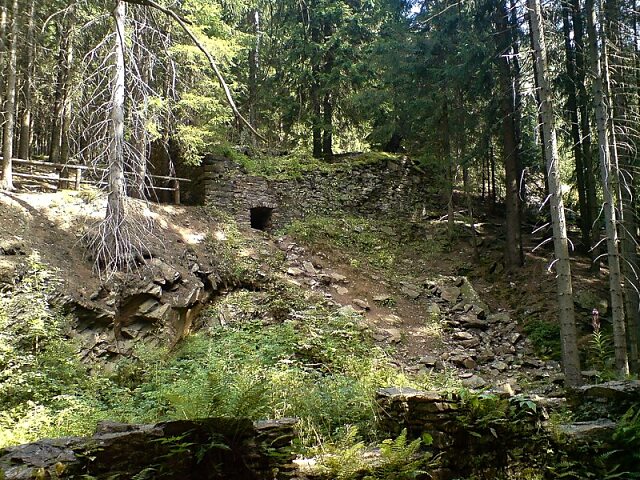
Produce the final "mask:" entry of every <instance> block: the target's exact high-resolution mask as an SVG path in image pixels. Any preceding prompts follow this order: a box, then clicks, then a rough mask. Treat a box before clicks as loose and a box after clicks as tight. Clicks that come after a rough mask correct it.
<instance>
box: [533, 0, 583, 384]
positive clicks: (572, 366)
mask: <svg viewBox="0 0 640 480" xmlns="http://www.w3.org/2000/svg"><path fill="white" fill-rule="evenodd" d="M527 6H528V9H529V21H530V26H531V39H532V42H533V48H534V52H533V53H534V60H535V63H536V66H537V68H536V74H537V77H538V82H537V83H538V85H539V86H540V92H539V97H540V111H541V115H542V127H543V129H544V138H545V144H544V154H545V159H546V164H547V172H548V179H549V193H550V195H551V198H550V206H551V219H552V223H553V245H554V252H555V257H556V272H557V279H556V283H557V287H558V310H559V312H558V315H559V318H560V340H561V343H562V363H563V369H564V375H565V383H566V385H567V386H568V387H576V386H578V385H580V383H581V382H582V375H581V373H580V358H579V352H578V344H577V335H576V325H575V313H574V309H573V308H574V307H573V290H572V285H571V262H570V259H569V248H568V241H567V225H566V221H565V216H564V205H563V201H562V188H561V183H560V168H559V158H558V147H557V142H556V130H555V118H554V111H553V103H552V98H553V96H552V93H551V88H550V86H549V82H548V80H547V76H548V73H547V52H546V46H545V40H544V31H543V27H542V15H541V12H540V3H539V0H527Z"/></svg>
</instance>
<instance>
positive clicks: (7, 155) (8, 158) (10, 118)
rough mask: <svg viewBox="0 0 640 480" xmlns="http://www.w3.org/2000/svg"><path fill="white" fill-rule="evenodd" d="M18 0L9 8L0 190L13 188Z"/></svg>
mask: <svg viewBox="0 0 640 480" xmlns="http://www.w3.org/2000/svg"><path fill="white" fill-rule="evenodd" d="M18 16H19V12H18V0H13V2H12V8H11V33H10V37H11V38H10V42H11V44H10V47H9V61H8V63H7V73H6V75H7V88H6V90H5V93H6V100H5V118H4V129H3V135H2V157H3V161H2V181H1V182H0V190H13V188H14V187H13V167H12V158H13V130H14V127H15V113H16V63H17V62H16V60H17V52H16V47H17V43H18Z"/></svg>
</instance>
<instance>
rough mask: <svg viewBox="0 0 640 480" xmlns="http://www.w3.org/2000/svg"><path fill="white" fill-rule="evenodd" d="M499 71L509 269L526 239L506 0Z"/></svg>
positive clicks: (500, 14)
mask: <svg viewBox="0 0 640 480" xmlns="http://www.w3.org/2000/svg"><path fill="white" fill-rule="evenodd" d="M496 27H497V35H496V38H497V42H498V59H497V62H498V70H499V73H498V75H499V82H500V97H501V100H500V105H501V110H502V146H503V148H502V152H503V160H504V169H505V188H506V192H505V204H506V224H507V225H506V237H507V238H506V252H505V261H506V262H505V263H506V266H507V268H510V269H513V268H517V267H520V266H522V263H523V258H522V237H521V231H520V228H521V225H520V223H521V220H520V187H519V184H518V172H519V171H520V168H519V158H518V139H517V135H516V126H515V123H514V122H515V118H514V116H515V110H514V104H515V100H514V92H513V88H512V80H513V79H512V72H511V67H510V65H509V60H508V59H507V56H506V55H507V53H508V50H509V47H510V43H511V35H510V33H509V24H508V21H507V8H506V5H505V3H504V0H501V1H500V2H498V11H497V12H496Z"/></svg>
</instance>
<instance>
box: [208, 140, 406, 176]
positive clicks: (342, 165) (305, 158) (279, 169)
mask: <svg viewBox="0 0 640 480" xmlns="http://www.w3.org/2000/svg"><path fill="white" fill-rule="evenodd" d="M215 153H219V154H222V155H223V156H225V157H227V158H230V159H231V160H233V161H234V162H236V163H238V164H240V165H241V166H242V167H243V168H244V169H245V170H246V172H247V173H248V174H250V175H256V176H260V177H265V178H268V179H271V180H286V179H292V178H299V177H301V176H302V175H303V174H305V173H308V172H328V173H331V172H336V171H347V172H348V171H350V170H351V169H353V168H354V167H356V166H359V165H367V164H370V163H378V162H383V161H389V160H391V161H393V160H397V157H396V156H394V155H391V154H388V153H381V152H368V153H363V154H359V155H355V156H353V157H347V158H346V159H344V160H343V161H340V162H333V163H327V162H324V161H321V160H318V159H317V158H313V157H312V156H311V155H309V154H308V153H306V152H296V153H292V154H289V155H283V156H268V155H262V154H259V153H256V154H254V155H252V156H248V155H244V154H241V153H239V152H237V151H236V150H235V149H233V148H230V147H224V148H219V149H217V150H216V151H215Z"/></svg>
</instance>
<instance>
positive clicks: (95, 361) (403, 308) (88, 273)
mask: <svg viewBox="0 0 640 480" xmlns="http://www.w3.org/2000/svg"><path fill="white" fill-rule="evenodd" d="M0 201H1V202H2V203H1V208H0V216H1V217H2V218H1V220H2V221H1V222H0V249H1V251H2V255H1V256H0V265H1V266H2V268H1V272H2V274H1V278H0V284H2V285H3V287H2V291H3V292H4V293H3V296H2V304H1V306H2V309H3V310H2V311H3V312H4V316H0V320H1V321H2V326H3V331H4V333H3V334H2V337H0V338H1V339H2V342H3V343H2V344H3V353H2V357H1V362H2V365H3V373H2V375H3V381H2V398H4V400H3V401H2V402H3V404H2V408H3V410H4V412H5V413H4V415H3V416H2V417H1V428H2V429H1V430H0V443H1V444H2V445H5V446H6V445H11V444H16V443H22V442H28V441H33V440H36V439H38V438H40V437H43V436H61V435H86V434H90V433H91V432H92V431H93V429H94V428H95V425H96V422H98V421H101V420H110V421H114V420H115V421H124V422H133V423H141V422H142V423H149V422H158V421H164V420H171V419H183V418H189V419H195V418H203V417H211V416H220V415H223V416H225V415H231V416H234V417H236V416H240V417H245V416H246V417H249V418H253V419H258V418H282V417H297V418H300V420H301V422H302V423H301V426H300V433H299V435H300V438H299V441H300V442H301V447H304V448H303V449H301V450H300V451H299V454H302V452H306V455H309V454H313V452H317V450H316V449H317V448H318V447H319V446H322V445H324V447H322V448H324V449H325V451H326V449H329V448H330V447H329V445H334V442H338V443H335V445H336V447H337V448H338V449H339V448H340V447H338V445H340V442H342V441H344V440H340V439H341V438H343V435H345V434H346V435H347V437H351V436H353V435H354V433H355V432H356V430H355V428H357V429H358V430H359V431H360V432H361V433H360V434H356V435H357V437H355V438H356V439H357V438H363V439H365V440H366V441H376V439H379V436H380V435H381V434H383V432H382V431H380V432H377V431H376V429H375V428H373V429H372V426H373V425H375V424H376V423H377V421H378V420H377V414H376V409H375V408H374V399H375V395H376V391H377V390H378V389H380V388H388V387H396V388H397V387H411V388H417V389H419V390H425V389H426V390H437V391H441V392H456V391H460V389H470V390H476V391H482V392H494V393H495V394H497V395H506V397H507V398H508V397H510V396H513V395H517V397H515V398H530V396H531V395H545V396H548V395H551V396H554V395H558V394H561V393H562V390H561V387H562V374H561V373H560V366H559V363H558V361H557V360H556V359H557V358H558V355H559V345H558V340H557V325H556V324H554V318H555V314H554V313H553V312H555V310H554V308H555V305H554V303H555V302H554V298H555V297H554V295H553V292H554V282H553V280H554V279H553V276H552V274H550V273H549V271H548V270H547V269H546V266H547V262H548V259H546V258H544V257H542V256H534V255H532V254H528V255H527V266H526V267H525V268H524V269H522V271H519V272H518V273H517V274H514V273H506V272H504V270H503V267H502V264H501V258H502V249H503V247H502V240H501V237H500V234H499V231H500V225H499V223H497V221H496V220H495V219H493V218H492V217H491V216H489V215H484V217H485V218H483V219H482V222H481V223H480V224H478V225H477V228H478V244H479V248H480V260H479V261H474V255H473V248H472V244H471V235H470V228H469V225H468V224H465V219H464V218H463V217H460V221H459V222H457V223H456V237H455V241H454V242H453V243H450V242H449V241H448V240H447V235H446V224H445V222H443V221H441V220H439V219H438V218H429V217H425V218H423V219H421V220H415V219H413V220H411V219H407V218H398V217H388V216H387V217H385V216H379V217H375V216H357V215H354V214H342V215H341V214H338V213H335V214H333V215H331V216H320V215H318V216H310V217H307V218H304V219H299V220H295V221H293V223H291V224H290V225H288V226H286V227H284V228H282V229H280V230H278V231H271V232H263V231H261V230H257V229H254V228H250V227H249V226H246V225H239V224H238V223H236V221H235V220H233V218H232V217H230V216H229V215H228V214H226V213H224V212H222V211H220V210H218V209H216V208H213V207H186V206H169V205H154V204H148V205H147V204H144V203H137V204H135V205H137V206H135V207H134V209H135V211H137V212H138V213H137V214H136V215H138V218H139V219H140V221H141V223H143V225H144V232H145V235H146V237H145V238H146V245H147V248H148V251H149V254H148V255H147V258H146V259H145V265H143V266H141V267H140V268H139V269H138V270H137V271H134V272H132V273H129V274H123V273H116V274H114V275H113V276H112V277H109V278H100V277H99V276H98V275H97V274H96V272H94V270H93V269H92V262H91V259H90V258H89V257H88V256H87V253H86V252H87V251H88V250H87V248H86V240H84V239H85V238H86V236H85V235H86V234H87V232H90V231H91V225H92V222H93V221H94V220H95V219H96V218H97V217H98V216H99V215H100V214H101V211H102V209H103V208H104V197H103V195H102V194H100V193H99V192H96V191H80V192H70V191H63V192H59V193H52V194H44V193H29V194H27V193H12V194H5V193H2V194H0ZM532 242H537V240H536V239H534V238H532V239H530V240H529V243H530V244H531V243H532ZM543 253H544V252H543ZM538 254H539V253H538ZM583 268H585V269H586V268H587V265H584V266H583ZM576 271H577V272H580V269H576ZM585 272H586V270H585ZM575 280H576V285H577V289H578V290H579V291H580V289H583V290H584V291H585V292H588V293H589V295H587V294H586V293H585V296H587V297H588V298H589V300H587V301H585V303H588V302H589V301H597V298H598V295H597V293H598V291H599V288H600V287H598V286H595V285H593V283H592V280H590V279H589V277H586V276H585V277H580V276H577V277H576V279H575ZM592 299H596V300H592ZM589 308H590V307H589V305H585V311H584V317H583V320H582V322H583V325H584V326H585V331H587V328H588V327H587V326H588V321H589V316H588V309H589ZM585 338H588V337H585ZM586 350H588V347H587V348H586ZM587 361H588V362H593V366H594V367H595V366H597V365H596V363H595V362H596V361H597V359H595V358H591V360H589V359H588V360H587ZM594 374H595V373H594ZM598 374H599V373H598ZM484 395H487V393H484ZM523 395H525V396H524V397H523ZM349 426H351V427H349ZM345 428H346V429H347V430H344V429H345ZM350 428H354V431H353V432H351V430H349V429H350ZM349 432H351V433H349ZM327 468H328V467H327ZM383 478H385V477H383ZM389 478H390V477H389Z"/></svg>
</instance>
